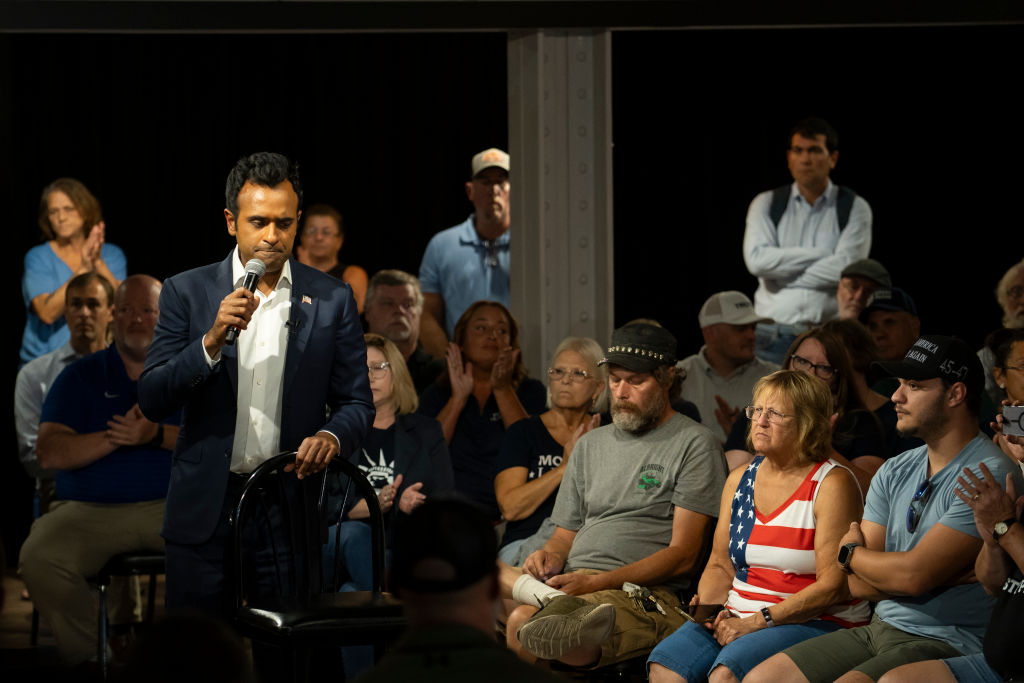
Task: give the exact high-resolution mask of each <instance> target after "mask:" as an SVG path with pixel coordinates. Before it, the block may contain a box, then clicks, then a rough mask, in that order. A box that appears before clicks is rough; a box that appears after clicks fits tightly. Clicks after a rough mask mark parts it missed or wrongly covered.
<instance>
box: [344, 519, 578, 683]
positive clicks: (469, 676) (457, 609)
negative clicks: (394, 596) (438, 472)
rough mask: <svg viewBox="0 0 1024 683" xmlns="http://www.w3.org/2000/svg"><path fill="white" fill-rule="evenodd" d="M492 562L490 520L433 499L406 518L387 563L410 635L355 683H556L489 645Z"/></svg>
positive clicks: (494, 582) (494, 592) (494, 579)
mask: <svg viewBox="0 0 1024 683" xmlns="http://www.w3.org/2000/svg"><path fill="white" fill-rule="evenodd" d="M497 556H498V543H497V538H496V537H495V535H494V528H493V527H492V525H491V522H490V520H488V519H487V517H486V516H485V515H483V514H482V513H481V512H480V511H479V510H477V509H476V508H475V507H474V506H472V505H470V504H469V503H466V502H462V501H455V500H442V499H433V500H428V501H427V502H426V503H424V504H423V505H422V506H420V507H419V508H417V509H416V510H415V511H413V513H412V515H410V516H409V519H408V520H407V524H405V525H403V526H402V527H401V528H400V529H397V530H396V536H395V545H394V557H393V561H392V563H391V566H392V567H393V570H392V584H393V585H394V586H395V587H396V591H397V593H398V595H399V596H400V597H401V598H402V601H403V603H404V605H405V614H406V617H407V618H408V620H409V627H410V628H409V632H408V634H406V636H405V638H403V639H402V641H401V642H399V643H398V644H397V645H396V646H395V647H394V648H392V649H391V650H390V651H389V652H388V654H387V655H386V656H385V657H384V658H383V659H381V661H380V663H379V664H378V665H377V667H376V668H375V669H373V670H372V671H371V672H370V673H369V674H367V675H366V676H365V677H363V678H361V679H359V680H360V681H363V682H364V683H377V682H380V681H413V680H414V681H427V682H431V681H436V682H438V683H441V682H443V683H449V682H452V683H459V682H460V681H479V680H481V679H484V678H486V679H487V680H488V681H490V682H491V683H504V682H505V681H508V682H509V683H513V682H514V683H518V682H519V681H541V682H542V683H545V682H547V681H552V682H553V681H558V680H561V679H559V678H556V677H555V676H553V675H552V674H550V673H548V672H546V671H543V670H542V669H539V668H534V667H532V666H530V665H529V664H526V663H524V662H522V661H520V660H518V659H516V658H515V657H514V656H512V655H511V654H510V653H509V652H508V650H506V649H505V648H504V647H502V646H500V645H498V644H497V643H496V642H494V602H495V600H497V598H498V571H497V565H496V564H495V563H496V561H497Z"/></svg>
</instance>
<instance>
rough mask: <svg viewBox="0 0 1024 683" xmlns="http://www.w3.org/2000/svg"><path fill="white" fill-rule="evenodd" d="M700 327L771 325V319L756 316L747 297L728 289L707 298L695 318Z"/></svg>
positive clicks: (752, 305)
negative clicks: (721, 324)
mask: <svg viewBox="0 0 1024 683" xmlns="http://www.w3.org/2000/svg"><path fill="white" fill-rule="evenodd" d="M697 320H698V321H699V322H700V326H701V327H707V326H708V325H715V324H717V323H726V324H729V325H749V324H750V323H772V322H775V321H774V320H772V319H771V318H765V317H764V316H761V315H758V314H757V312H756V311H755V310H754V304H752V303H751V302H750V299H748V298H747V295H746V294H744V293H743V292H737V291H736V290H734V289H730V290H729V291H726V292H716V293H714V294H712V295H711V296H709V297H708V300H707V301H705V302H704V305H703V306H701V307H700V315H698V316H697Z"/></svg>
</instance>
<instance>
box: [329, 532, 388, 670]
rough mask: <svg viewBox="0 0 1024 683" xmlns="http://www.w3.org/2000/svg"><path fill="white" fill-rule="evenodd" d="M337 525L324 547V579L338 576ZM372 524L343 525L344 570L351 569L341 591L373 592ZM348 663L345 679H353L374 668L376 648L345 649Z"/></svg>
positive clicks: (386, 556) (367, 646)
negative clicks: (335, 573)
mask: <svg viewBox="0 0 1024 683" xmlns="http://www.w3.org/2000/svg"><path fill="white" fill-rule="evenodd" d="M336 530H337V526H331V527H328V530H327V547H326V548H324V555H323V563H324V564H323V566H324V576H325V577H326V578H328V579H333V577H334V558H335V556H336V555H337V553H338V546H337V545H336V544H335V540H334V537H335V531H336ZM371 545H372V541H371V540H370V525H369V524H367V523H365V522H362V521H359V520H349V521H347V522H342V523H341V542H340V547H341V554H342V560H343V561H342V567H343V568H344V569H347V570H348V576H349V578H348V580H347V581H345V583H343V584H341V586H340V587H339V588H338V590H339V592H354V591H368V590H372V589H373V562H372V560H371V559H370V548H371ZM390 559H391V558H390V552H388V553H385V562H390ZM341 658H342V661H343V662H344V663H345V680H349V681H350V680H352V679H353V678H355V677H356V676H358V675H359V674H360V673H362V672H364V671H367V670H368V669H370V667H372V666H373V646H372V645H357V646H350V647H343V648H341Z"/></svg>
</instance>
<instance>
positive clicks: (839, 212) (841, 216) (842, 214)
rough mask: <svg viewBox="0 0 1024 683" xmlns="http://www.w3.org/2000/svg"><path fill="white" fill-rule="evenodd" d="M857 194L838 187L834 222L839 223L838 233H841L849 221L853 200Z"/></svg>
mask: <svg viewBox="0 0 1024 683" xmlns="http://www.w3.org/2000/svg"><path fill="white" fill-rule="evenodd" d="M856 198H857V193H856V192H854V191H853V190H851V189H850V188H848V187H843V186H842V185H840V186H839V193H838V194H837V195H836V220H838V221H839V232H842V231H843V228H845V227H846V224H847V223H848V222H849V221H850V212H851V211H853V200H854V199H856Z"/></svg>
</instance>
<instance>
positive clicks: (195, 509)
mask: <svg viewBox="0 0 1024 683" xmlns="http://www.w3.org/2000/svg"><path fill="white" fill-rule="evenodd" d="M225 195H226V196H225V199H226V204H227V208H225V209H224V218H225V220H226V222H227V229H228V233H229V234H230V235H231V236H232V237H234V238H235V239H236V241H237V246H236V248H235V249H233V250H232V252H231V254H230V255H229V256H228V258H227V259H225V260H224V261H222V262H221V263H215V264H211V265H208V266H203V267H201V268H196V269H193V270H190V271H187V272H185V273H181V274H179V275H176V276H174V277H172V278H170V279H169V280H167V282H166V283H165V285H164V289H163V292H162V294H161V296H160V319H159V322H158V323H157V327H156V334H155V337H154V340H153V345H152V347H151V348H150V350H149V355H148V357H147V359H146V368H145V370H144V371H143V374H142V376H141V377H140V378H139V406H140V407H141V409H142V412H143V413H144V414H145V415H146V416H147V417H149V418H150V419H156V417H157V416H159V419H161V420H162V419H164V418H165V417H167V416H168V415H170V414H172V413H173V412H174V411H176V410H178V409H179V408H184V414H183V418H182V428H181V434H180V436H179V438H178V442H177V445H176V446H175V449H174V460H173V464H172V469H171V481H170V486H169V490H168V492H167V509H166V514H165V518H164V528H163V536H164V539H165V540H166V545H167V604H168V607H198V608H201V609H207V610H211V611H220V610H222V609H223V608H224V607H225V604H226V603H225V596H224V586H223V584H224V563H225V553H226V549H227V546H228V538H229V536H228V528H227V520H228V517H229V514H230V510H231V507H232V505H233V504H234V502H235V499H236V498H237V495H238V493H239V492H240V490H241V485H242V483H243V482H244V480H245V477H246V475H247V474H248V473H249V472H251V471H252V470H253V469H255V468H256V466H258V465H259V464H260V463H261V462H263V461H265V460H267V459H268V458H270V457H272V456H273V455H275V454H277V453H278V452H280V451H283V450H296V451H297V452H298V454H297V455H296V458H295V465H294V471H295V473H296V475H297V477H298V478H300V479H301V478H303V477H304V476H306V475H309V474H313V473H315V472H318V471H320V470H322V469H323V468H324V467H326V466H327V464H328V463H329V462H330V461H331V459H332V458H334V457H336V456H338V455H339V454H340V455H341V456H342V457H346V458H347V457H349V455H350V454H351V453H352V451H353V450H355V449H356V448H357V447H358V446H359V444H360V443H361V442H362V440H363V438H364V437H365V435H366V433H367V431H368V430H369V427H370V425H371V423H372V422H373V414H374V410H373V401H372V398H371V395H370V389H369V381H368V377H367V374H366V347H365V345H364V343H363V336H362V329H361V328H360V323H359V314H358V312H357V311H356V304H355V301H354V300H353V298H352V293H351V290H350V289H349V287H348V285H346V284H344V283H341V282H339V281H338V280H335V279H334V278H332V277H329V276H327V275H324V274H323V273H320V272H319V271H317V270H315V269H313V268H309V267H307V266H304V265H302V264H301V263H299V262H298V261H296V260H294V259H292V258H291V253H292V244H293V243H294V241H295V235H296V230H297V227H298V224H299V216H300V215H301V211H300V208H301V205H302V186H301V183H300V181H299V174H298V167H297V166H296V165H295V164H293V163H291V162H290V161H289V160H288V159H287V158H285V157H284V156H282V155H280V154H273V153H267V152H264V153H258V154H253V155H250V156H248V157H246V158H243V159H241V160H239V162H238V163H237V164H236V165H235V167H234V168H233V169H232V170H231V173H230V174H229V176H228V180H227V187H226V191H225ZM253 258H257V259H260V260H261V261H263V263H264V264H265V265H266V274H265V275H264V276H263V277H262V278H261V279H260V281H259V284H258V287H257V291H256V293H255V294H254V293H252V292H250V291H248V290H247V289H245V288H244V287H242V282H243V280H244V277H245V273H244V266H245V264H246V263H247V262H248V261H249V260H250V259H253ZM231 327H237V328H238V329H239V330H240V332H239V334H238V341H237V345H229V344H227V343H226V337H227V332H228V330H229V329H230V328H231Z"/></svg>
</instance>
